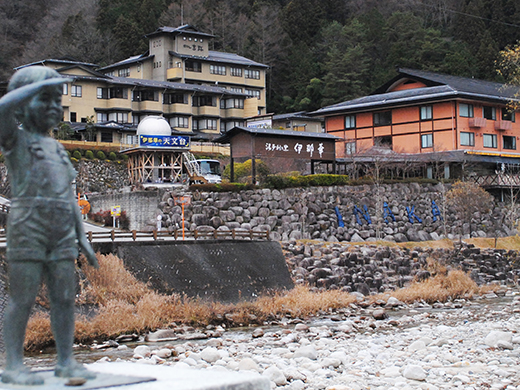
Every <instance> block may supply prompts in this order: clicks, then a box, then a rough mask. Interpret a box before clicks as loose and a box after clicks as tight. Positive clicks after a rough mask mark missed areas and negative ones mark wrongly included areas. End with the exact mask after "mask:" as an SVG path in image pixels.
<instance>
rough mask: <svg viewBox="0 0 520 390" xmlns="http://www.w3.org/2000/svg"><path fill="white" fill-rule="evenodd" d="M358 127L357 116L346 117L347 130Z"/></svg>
mask: <svg viewBox="0 0 520 390" xmlns="http://www.w3.org/2000/svg"><path fill="white" fill-rule="evenodd" d="M355 127H356V116H355V115H347V116H345V129H353V128H355Z"/></svg>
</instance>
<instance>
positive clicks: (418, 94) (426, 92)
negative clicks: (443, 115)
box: [310, 69, 518, 115]
mask: <svg viewBox="0 0 520 390" xmlns="http://www.w3.org/2000/svg"><path fill="white" fill-rule="evenodd" d="M403 79H406V80H415V81H419V82H422V83H424V84H425V85H426V87H423V88H412V89H405V90H400V91H394V92H388V90H389V89H390V88H391V87H392V86H394V85H396V84H398V83H399V81H402V80H403ZM516 92H518V91H517V90H516V89H515V88H507V87H506V86H505V85H504V84H500V83H494V82H490V81H484V80H477V79H472V78H466V77H459V76H449V75H444V74H438V73H433V72H427V71H419V70H413V69H399V75H398V76H396V77H394V78H393V79H392V80H390V81H389V82H387V83H386V84H384V85H383V86H381V87H380V88H378V89H377V90H376V91H375V92H374V93H373V94H371V95H368V96H364V97H361V98H358V99H353V100H349V101H346V102H342V103H337V104H333V105H331V106H327V107H323V108H321V109H319V110H317V111H314V112H312V113H310V115H331V114H336V113H338V112H357V111H361V110H363V111H366V110H376V109H385V108H390V107H395V106H400V105H401V106H402V105H408V104H418V103H424V102H431V101H439V100H450V99H451V100H452V99H468V100H482V101H489V102H495V103H502V104H507V103H508V102H509V101H511V100H518V99H517V97H516V96H515V93H516Z"/></svg>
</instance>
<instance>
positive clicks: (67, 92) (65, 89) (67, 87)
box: [63, 83, 69, 95]
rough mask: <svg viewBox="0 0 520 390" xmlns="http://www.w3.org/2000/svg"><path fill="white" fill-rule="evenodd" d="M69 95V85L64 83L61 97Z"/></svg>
mask: <svg viewBox="0 0 520 390" xmlns="http://www.w3.org/2000/svg"><path fill="white" fill-rule="evenodd" d="M68 94H69V84H67V83H65V84H63V95H68Z"/></svg>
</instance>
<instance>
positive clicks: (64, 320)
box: [0, 66, 98, 385]
mask: <svg viewBox="0 0 520 390" xmlns="http://www.w3.org/2000/svg"><path fill="white" fill-rule="evenodd" d="M67 81H70V80H68V79H65V78H63V77H61V76H60V74H59V73H57V72H56V71H55V70H53V69H51V68H48V67H43V66H33V67H27V68H23V69H21V70H18V71H17V72H16V73H15V74H14V75H13V77H12V78H11V80H10V82H9V85H8V93H7V94H6V95H4V96H3V97H2V98H1V99H0V147H1V150H2V153H3V155H4V157H5V162H6V164H7V167H8V172H9V178H10V183H11V195H12V200H11V210H10V212H9V215H8V221H7V254H6V257H7V262H8V269H9V303H8V306H7V309H6V312H5V319H4V341H5V348H6V367H5V370H4V372H3V374H2V382H4V383H11V384H19V385H39V384H42V383H43V379H42V378H41V376H38V375H37V374H35V373H31V372H30V371H29V370H28V369H27V368H26V367H25V366H24V364H23V345H24V339H25V331H26V327H27V321H28V319H29V315H30V312H31V309H32V307H33V305H34V302H35V299H36V295H37V294H38V291H39V288H40V285H41V283H42V280H45V283H46V285H47V289H48V291H49V300H50V304H51V328H52V332H53V334H54V338H55V342H56V349H57V355H58V356H57V363H56V368H55V372H54V374H55V376H57V377H63V378H70V377H82V378H85V379H92V378H95V375H94V373H92V372H90V371H88V370H87V369H86V368H85V367H84V366H83V365H82V364H79V363H78V362H76V360H75V359H74V356H73V352H72V344H73V341H74V298H75V292H76V286H75V277H74V272H75V259H76V258H77V257H78V254H79V251H78V246H79V247H80V248H81V250H82V253H83V254H84V255H85V256H86V258H87V260H88V262H89V263H90V265H92V266H94V267H96V268H97V267H98V263H97V259H96V255H95V253H94V251H93V250H92V247H91V246H90V244H89V242H88V240H87V238H86V236H85V232H84V228H83V224H82V220H81V215H80V212H79V208H78V205H77V203H76V198H75V196H74V192H73V190H72V181H73V180H74V178H75V174H76V172H75V171H74V169H73V167H72V164H71V163H70V160H69V158H68V155H67V152H66V151H65V149H64V148H63V146H62V145H61V144H60V143H58V142H57V141H56V140H54V139H53V138H52V137H51V136H50V130H51V129H52V128H53V127H54V126H56V125H57V124H58V123H59V121H60V120H61V119H62V115H63V109H62V106H61V97H62V84H63V83H65V82H67Z"/></svg>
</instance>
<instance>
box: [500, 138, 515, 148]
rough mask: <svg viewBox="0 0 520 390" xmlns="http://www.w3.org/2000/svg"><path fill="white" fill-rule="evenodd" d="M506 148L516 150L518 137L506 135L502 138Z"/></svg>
mask: <svg viewBox="0 0 520 390" xmlns="http://www.w3.org/2000/svg"><path fill="white" fill-rule="evenodd" d="M502 141H503V144H504V149H511V150H516V137H512V136H509V135H504V136H503V138H502Z"/></svg>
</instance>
